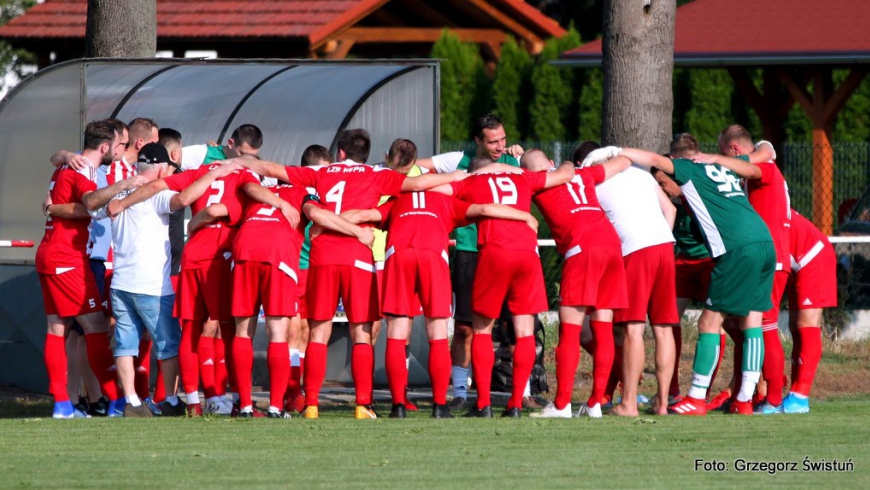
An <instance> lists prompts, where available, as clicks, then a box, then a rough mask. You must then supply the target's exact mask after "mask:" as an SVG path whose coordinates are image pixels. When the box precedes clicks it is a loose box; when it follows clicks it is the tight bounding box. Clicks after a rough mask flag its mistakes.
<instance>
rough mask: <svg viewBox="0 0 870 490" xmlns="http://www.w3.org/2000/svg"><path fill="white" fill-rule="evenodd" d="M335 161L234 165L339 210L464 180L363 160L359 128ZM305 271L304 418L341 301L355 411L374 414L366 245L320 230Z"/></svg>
mask: <svg viewBox="0 0 870 490" xmlns="http://www.w3.org/2000/svg"><path fill="white" fill-rule="evenodd" d="M337 146H338V154H337V157H338V158H337V160H338V162H336V163H332V164H329V165H327V166H325V167H321V168H319V169H316V170H315V169H312V168H302V167H285V166H283V165H281V164H278V163H274V162H267V161H263V160H254V159H250V158H239V159H234V160H230V161H233V162H238V163H239V164H241V165H243V166H246V167H248V168H250V169H251V170H253V171H254V172H256V173H257V174H260V175H263V176H266V177H272V178H276V179H279V180H283V181H286V182H290V183H292V184H293V185H299V186H303V187H312V188H314V189H315V190H316V191H317V195H318V196H320V198H321V200H322V201H323V204H324V205H325V206H326V207H327V209H329V210H330V211H332V212H334V213H336V214H341V213H342V212H343V211H349V210H353V209H371V208H373V207H375V206H376V205H377V203H378V201H379V200H380V198H381V196H395V195H397V194H398V193H399V192H402V191H420V190H425V189H428V188H431V187H435V186H438V185H441V184H445V183H449V182H452V181H454V180H457V179H461V178H463V177H464V172H460V173H456V174H445V175H431V174H429V175H421V176H419V177H407V178H406V176H404V175H402V174H400V173H398V172H394V171H392V170H389V169H382V168H375V167H372V166H370V165H366V161H367V160H368V157H369V152H370V150H371V140H370V139H369V135H368V133H367V132H366V131H365V130H362V129H350V130H346V131H344V132H343V133H342V134H341V136H340V137H339V139H338V145H337ZM310 261H311V264H310V267H309V270H308V281H309V284H308V292H307V293H308V294H307V299H308V318H309V324H310V334H309V342H308V348H307V350H306V353H305V374H304V386H305V403H306V408H305V411H304V412H303V417H305V418H317V417H318V416H319V412H318V408H317V407H318V399H317V398H318V395H319V393H320V387H321V386H322V384H323V381H324V379H325V377H326V356H327V347H326V346H327V342H328V341H329V337H330V335H331V334H332V318H333V315H334V314H335V309H336V306H337V303H338V299H339V297H340V298H341V300H342V302H343V304H344V308H345V312H346V313H347V318H348V323H349V326H350V331H351V338H352V340H353V343H354V345H353V352H352V356H351V372H352V374H353V379H354V385H355V388H356V405H357V406H356V409H355V411H354V416H355V417H356V418H360V419H369V418H376V417H377V414H376V413H375V412H374V410H373V409H372V408H371V392H372V372H373V368H374V351H373V349H372V336H371V324H372V322H373V321H375V320H376V319H377V318H378V316H379V312H378V295H377V278H376V276H375V274H376V269H375V265H374V260H373V257H372V250H371V248H369V247H367V246H365V245H362V244H361V243H360V242H359V241H358V240H356V239H354V238H351V237H348V236H346V235H340V234H336V233H334V232H331V231H326V232H324V233H322V234H320V235H319V236H317V238H316V239H314V240H312V243H311V258H310Z"/></svg>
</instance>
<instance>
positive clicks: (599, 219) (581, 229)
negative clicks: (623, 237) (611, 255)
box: [533, 165, 622, 255]
mask: <svg viewBox="0 0 870 490" xmlns="http://www.w3.org/2000/svg"><path fill="white" fill-rule="evenodd" d="M605 177H606V174H605V172H604V167H602V166H600V165H596V166H594V167H589V168H583V169H576V170H574V178H573V179H571V182H568V183H567V184H565V185H558V186H556V187H553V188H551V189H547V190H545V191H544V192H541V193H539V194H536V195H535V197H534V198H533V200H534V201H535V204H536V205H537V206H538V209H540V210H541V212H542V213H543V214H544V219H545V220H547V225H549V227H550V233H552V235H553V239H554V240H555V241H556V249H557V250H558V251H559V253H560V254H562V255H565V254H566V253H567V252H568V251H569V250H570V249H572V248H574V247H580V249H581V250H582V249H584V248H586V247H589V246H592V245H613V246H616V247H621V246H622V244H621V242H620V240H619V235H617V234H616V230H615V229H614V228H613V225H612V224H611V223H610V220H609V219H607V215H606V214H604V210H602V209H601V204H599V202H598V195H597V194H595V186H596V185H598V184H600V183H602V182H604V179H605Z"/></svg>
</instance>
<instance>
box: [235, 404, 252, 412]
mask: <svg viewBox="0 0 870 490" xmlns="http://www.w3.org/2000/svg"><path fill="white" fill-rule="evenodd" d="M239 411H240V412H246V413H254V407H252V406H251V405H248V406H247V407H242V409H241V410H239Z"/></svg>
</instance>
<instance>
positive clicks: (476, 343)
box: [471, 333, 495, 408]
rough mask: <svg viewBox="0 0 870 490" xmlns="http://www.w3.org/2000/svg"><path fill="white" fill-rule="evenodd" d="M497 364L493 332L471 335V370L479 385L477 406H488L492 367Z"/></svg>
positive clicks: (489, 403) (489, 402)
mask: <svg viewBox="0 0 870 490" xmlns="http://www.w3.org/2000/svg"><path fill="white" fill-rule="evenodd" d="M493 366H495V351H494V350H493V348H492V334H478V333H475V334H474V335H473V336H472V337H471V371H472V373H473V375H474V383H475V384H476V385H477V408H483V407H488V406H490V405H491V404H492V401H491V400H490V388H491V386H492V368H493Z"/></svg>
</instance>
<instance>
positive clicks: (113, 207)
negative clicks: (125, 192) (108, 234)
mask: <svg viewBox="0 0 870 490" xmlns="http://www.w3.org/2000/svg"><path fill="white" fill-rule="evenodd" d="M121 201H123V199H112V200H111V201H109V204H107V205H106V216H108V217H110V218H115V217H117V216H118V215H119V214H121V213H123V212H124V205H123V204H121Z"/></svg>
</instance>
